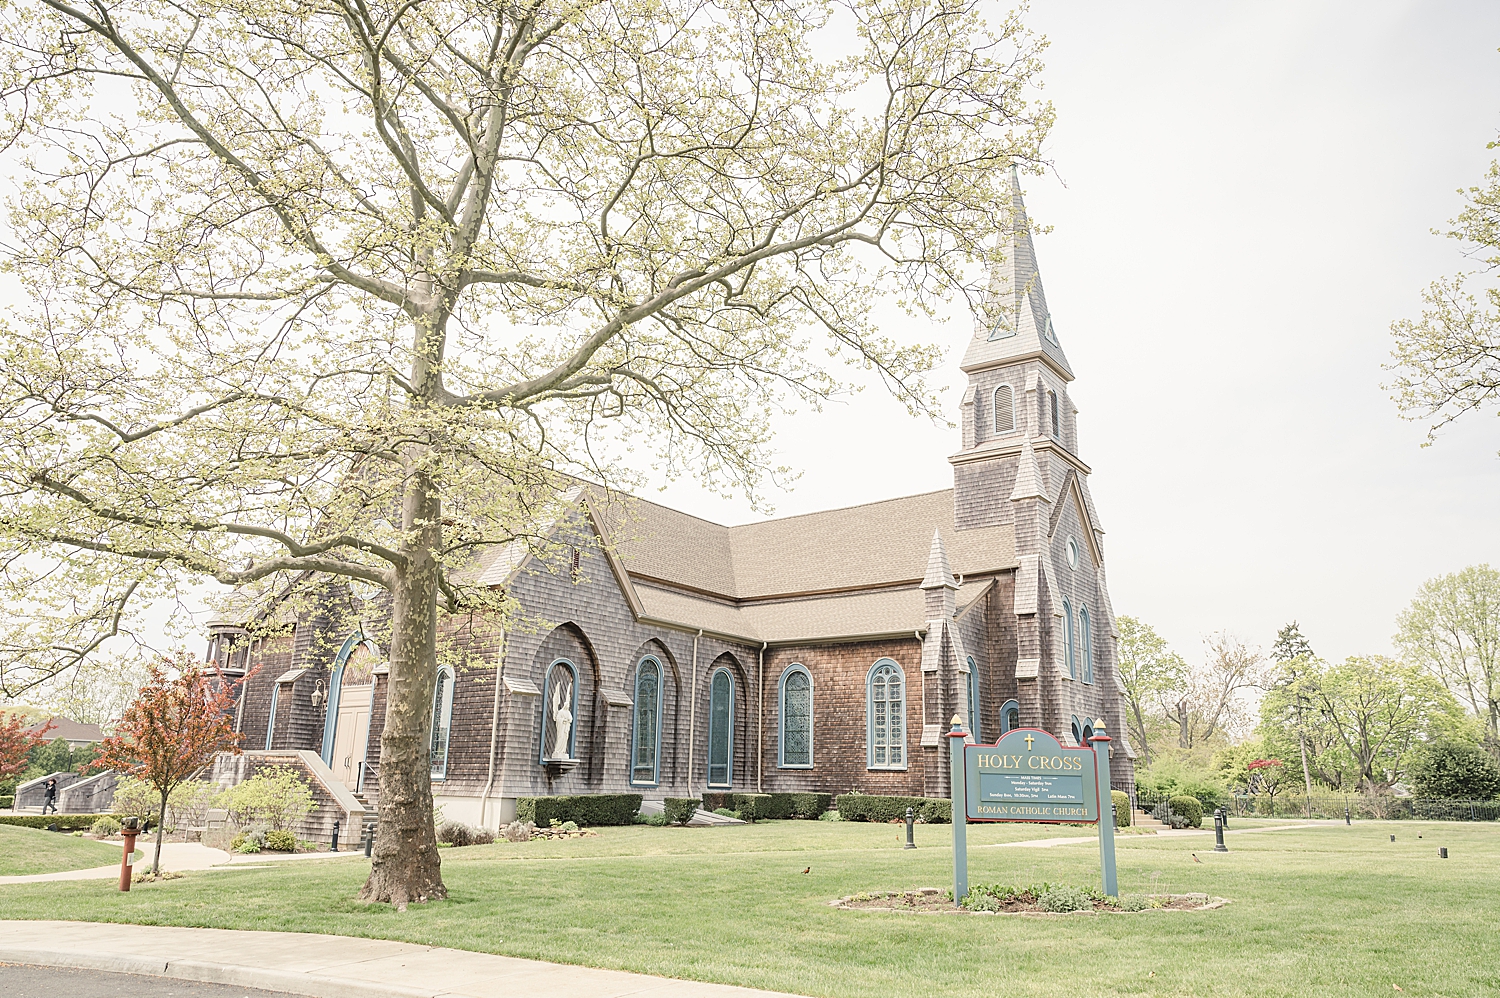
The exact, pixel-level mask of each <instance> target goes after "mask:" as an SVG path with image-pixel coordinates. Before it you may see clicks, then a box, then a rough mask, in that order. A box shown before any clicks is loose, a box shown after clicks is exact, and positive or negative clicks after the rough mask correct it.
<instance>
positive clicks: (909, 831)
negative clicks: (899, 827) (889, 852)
mask: <svg viewBox="0 0 1500 998" xmlns="http://www.w3.org/2000/svg"><path fill="white" fill-rule="evenodd" d="M916 827H917V816H916V814H914V813H913V812H912V809H911V808H907V809H906V845H904V846H902V847H901V848H903V849H915V848H916V847H917V842H916V839H915V838H913V835H914V834H915V832H916Z"/></svg>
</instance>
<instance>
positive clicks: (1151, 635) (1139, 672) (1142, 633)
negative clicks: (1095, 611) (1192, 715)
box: [1115, 616, 1188, 767]
mask: <svg viewBox="0 0 1500 998" xmlns="http://www.w3.org/2000/svg"><path fill="white" fill-rule="evenodd" d="M1119 625H1120V640H1119V644H1118V645H1117V646H1116V652H1115V657H1116V658H1117V659H1118V661H1119V663H1120V665H1119V670H1118V673H1117V674H1118V675H1119V677H1120V682H1121V684H1122V685H1123V686H1124V687H1125V705H1126V707H1127V708H1128V713H1127V714H1126V718H1127V726H1128V727H1129V729H1130V737H1131V739H1132V740H1133V741H1135V742H1136V743H1138V744H1139V745H1140V747H1141V756H1142V759H1143V760H1144V764H1145V765H1146V766H1148V767H1149V766H1150V765H1151V744H1150V740H1149V738H1148V737H1147V735H1148V732H1147V728H1148V722H1147V718H1149V717H1154V716H1155V714H1156V712H1157V710H1158V709H1159V708H1160V705H1161V704H1162V703H1163V702H1164V701H1165V700H1167V699H1171V698H1172V693H1173V692H1174V691H1176V690H1179V689H1182V688H1183V687H1184V686H1185V685H1186V683H1187V674H1188V667H1187V663H1186V662H1184V661H1183V660H1182V656H1181V655H1179V654H1177V653H1176V652H1175V651H1171V650H1170V649H1169V648H1168V647H1167V642H1166V639H1164V638H1162V637H1161V635H1159V634H1157V633H1156V630H1155V629H1154V628H1152V626H1151V625H1150V624H1148V623H1145V622H1144V621H1141V620H1137V619H1136V618H1134V617H1128V616H1122V617H1120V618H1119Z"/></svg>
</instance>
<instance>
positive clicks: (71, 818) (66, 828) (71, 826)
mask: <svg viewBox="0 0 1500 998" xmlns="http://www.w3.org/2000/svg"><path fill="white" fill-rule="evenodd" d="M103 817H106V816H105V815H102V814H0V825H20V826H21V827H22V828H46V827H47V826H48V825H56V826H57V830H58V831H60V832H77V831H85V832H86V831H88V830H89V828H90V827H92V826H93V824H94V822H95V821H98V820H99V819H100V818H103Z"/></svg>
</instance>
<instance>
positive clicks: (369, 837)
mask: <svg viewBox="0 0 1500 998" xmlns="http://www.w3.org/2000/svg"><path fill="white" fill-rule="evenodd" d="M374 848H375V823H374V822H373V821H367V822H365V859H369V858H370V851H371V850H372V849H374Z"/></svg>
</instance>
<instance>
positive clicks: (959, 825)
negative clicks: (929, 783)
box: [948, 714, 969, 905]
mask: <svg viewBox="0 0 1500 998" xmlns="http://www.w3.org/2000/svg"><path fill="white" fill-rule="evenodd" d="M967 735H968V732H966V731H964V725H963V721H962V720H961V719H960V718H959V716H958V715H957V714H954V715H953V728H952V730H950V731H949V732H948V745H949V750H948V778H949V780H950V782H951V783H952V784H953V903H954V904H955V905H962V904H963V901H964V895H965V894H967V893H969V837H968V832H969V829H968V822H966V821H965V820H964V815H965V814H966V813H968V812H967V808H966V806H965V803H964V802H965V799H966V796H967V795H966V793H965V790H966V786H965V784H966V782H967V781H966V780H965V779H964V768H965V767H964V755H965V753H964V749H965V748H966V747H967V746H965V744H964V738H965V737H967Z"/></svg>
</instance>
